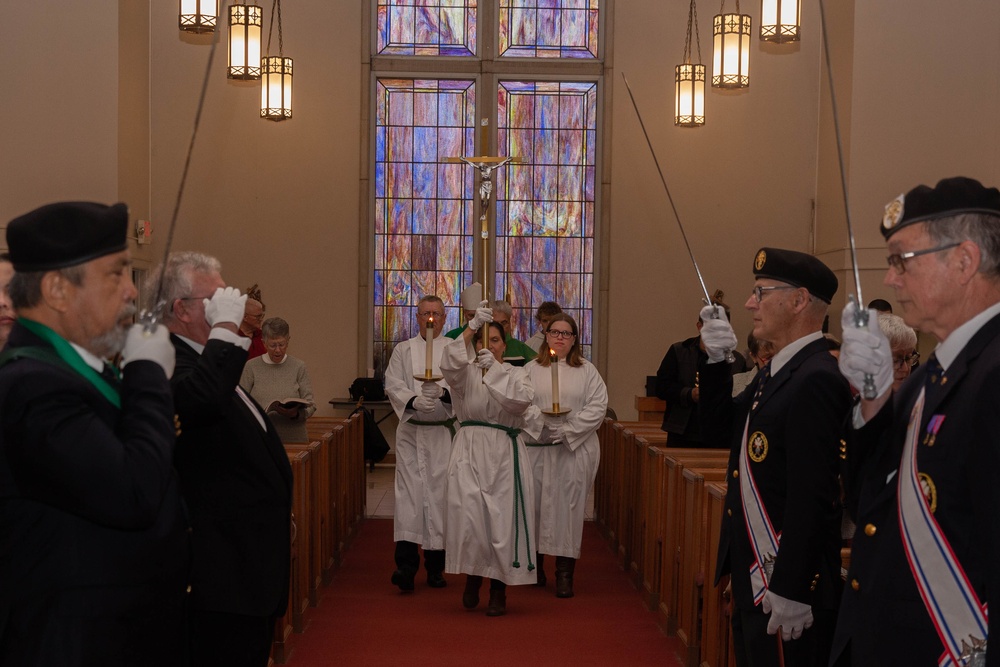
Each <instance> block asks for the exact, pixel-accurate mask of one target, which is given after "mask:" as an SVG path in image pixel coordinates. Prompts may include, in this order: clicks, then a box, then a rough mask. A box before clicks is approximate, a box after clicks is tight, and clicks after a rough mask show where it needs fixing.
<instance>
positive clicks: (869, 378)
mask: <svg viewBox="0 0 1000 667" xmlns="http://www.w3.org/2000/svg"><path fill="white" fill-rule="evenodd" d="M819 22H820V27H821V28H822V30H823V55H824V59H825V61H826V78H827V82H828V85H829V86H830V103H831V104H832V105H833V130H834V134H836V136H837V163H838V165H839V167H840V191H841V193H842V194H843V196H844V217H846V218H847V239H848V241H849V243H850V247H851V266H852V268H853V269H854V288H855V290H856V292H855V294H849V295H848V296H847V300H848V302H850V301H854V299H855V298H856V299H857V308H856V309H855V312H856V313H857V316H856V317H855V318H854V326H855V327H857V328H858V329H864V328H866V327H867V326H868V309H867V308H865V307H864V304H865V302H864V299H862V298H861V274H860V273H859V271H858V249H857V246H856V245H855V243H854V227H853V226H852V225H851V207H850V205H849V204H848V197H847V174H846V171H845V169H844V149H843V147H842V145H841V140H840V120H839V118H838V116H837V96H836V94H835V92H834V88H833V65H831V64H830V40H829V39H828V38H827V34H826V10H825V3H824V2H823V0H819ZM877 393H878V392H877V390H876V388H875V376H874V375H873V374H871V373H865V384H864V387H863V388H862V390H861V396H862V397H863V398H865V399H866V400H869V401H870V400H872V399H874V398H876V394H877Z"/></svg>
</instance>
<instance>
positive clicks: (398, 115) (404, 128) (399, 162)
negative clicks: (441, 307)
mask: <svg viewBox="0 0 1000 667" xmlns="http://www.w3.org/2000/svg"><path fill="white" fill-rule="evenodd" d="M475 92H476V89H475V83H474V82H473V81H467V80H443V79H378V80H377V82H376V126H375V143H374V146H375V179H374V184H375V211H374V220H375V280H374V289H375V294H374V306H375V312H374V317H375V321H374V325H375V328H374V331H375V340H374V343H375V355H374V358H375V368H376V369H377V370H379V371H381V370H383V369H384V368H385V364H387V363H388V360H389V355H390V354H391V352H392V346H393V345H395V343H397V342H399V341H402V340H407V339H408V338H412V337H413V336H415V335H417V331H416V317H415V315H416V305H417V302H418V301H419V300H420V297H422V296H424V295H426V294H436V295H438V296H439V297H441V298H442V299H443V300H444V302H445V305H446V306H451V305H452V304H455V303H457V302H458V295H459V292H461V290H462V288H463V286H464V285H468V284H470V283H472V282H473V281H472V235H471V229H472V227H471V224H472V220H473V218H474V211H473V207H474V206H475V200H474V198H475V196H476V195H475V189H474V182H473V176H474V174H473V173H472V170H471V169H469V168H468V167H467V166H466V165H464V164H446V163H445V162H444V158H447V157H457V156H461V155H472V154H473V152H474V151H473V147H474V136H475V135H474V132H475V126H476V123H475V118H474V116H475ZM447 313H448V321H447V325H448V327H449V328H450V327H451V326H457V325H458V320H459V317H460V313H459V311H458V309H457V308H451V307H449V308H447Z"/></svg>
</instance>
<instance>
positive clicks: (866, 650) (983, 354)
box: [833, 316, 1000, 665]
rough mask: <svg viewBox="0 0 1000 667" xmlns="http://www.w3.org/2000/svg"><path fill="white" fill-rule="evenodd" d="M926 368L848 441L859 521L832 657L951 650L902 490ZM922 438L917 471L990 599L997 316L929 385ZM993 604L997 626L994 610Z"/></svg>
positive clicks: (998, 390)
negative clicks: (905, 522) (921, 574)
mask: <svg viewBox="0 0 1000 667" xmlns="http://www.w3.org/2000/svg"><path fill="white" fill-rule="evenodd" d="M926 374H927V367H926V366H923V367H921V368H918V369H917V370H916V371H915V372H914V374H913V375H912V376H910V378H909V379H908V380H907V381H906V382H905V383H904V384H903V386H902V387H901V388H900V389H899V391H898V393H897V394H896V395H895V396H894V397H893V400H892V401H891V402H889V403H887V404H886V405H885V407H884V408H883V409H882V410H881V411H880V412H879V414H878V415H876V416H875V417H874V418H873V419H872V420H871V421H869V422H868V423H867V424H865V425H864V427H862V428H861V429H858V430H857V431H854V432H852V433H851V434H850V436H851V437H849V438H848V441H847V458H846V461H845V463H846V464H847V465H848V467H847V470H846V472H845V482H846V484H847V487H848V491H849V492H850V491H851V490H852V489H854V488H858V489H859V491H858V492H857V493H856V495H857V497H858V508H857V525H858V529H857V532H856V533H855V535H854V544H853V548H852V551H851V569H850V572H849V574H848V578H847V581H848V585H847V586H846V587H845V588H844V599H843V602H842V605H841V609H840V617H839V619H838V621H837V632H836V636H835V638H834V648H833V656H834V658H836V657H837V656H839V655H840V654H842V653H843V652H844V651H850V653H851V654H852V655H853V657H854V660H853V664H855V665H888V664H897V665H936V664H937V660H938V657H939V656H940V655H941V654H942V652H943V651H944V647H943V645H942V643H941V640H940V639H939V637H938V635H937V632H936V631H935V629H934V626H933V625H932V623H931V619H930V616H929V615H928V614H927V610H926V608H925V607H924V603H923V601H922V600H921V598H920V594H919V593H918V591H917V587H916V583H915V582H914V579H913V575H912V573H911V570H910V566H909V564H908V562H907V559H906V554H905V552H904V549H903V543H902V541H901V538H900V531H899V516H898V512H899V509H898V502H897V500H898V496H897V491H896V489H897V482H898V480H897V477H898V474H899V472H898V471H899V465H900V458H901V455H902V452H903V444H904V440H905V437H906V429H907V425H908V423H909V418H910V412H911V410H912V408H913V405H914V403H915V402H916V400H917V396H918V394H919V393H920V389H921V387H923V385H924V380H925V377H926ZM934 416H938V417H939V418H940V417H943V418H944V421H943V422H941V424H940V428H939V429H938V431H937V434H936V435H935V436H934V438H933V440H932V439H930V438H929V437H927V436H929V434H928V432H927V429H928V422H929V421H930V420H931V418H932V417H934ZM925 439H926V442H925ZM917 442H918V445H917V470H918V472H919V473H920V474H921V475H922V476H924V475H925V476H926V478H923V477H922V479H923V481H924V484H923V487H924V491H925V495H928V494H929V501H930V504H931V508H932V510H933V515H934V519H935V521H937V523H938V525H939V526H940V527H941V530H942V531H943V533H944V536H945V537H946V538H947V539H948V541H949V542H950V543H951V548H952V550H953V552H954V554H955V556H956V557H957V558H958V561H959V563H961V565H962V568H963V569H964V570H965V574H966V575H967V576H968V579H969V582H970V583H971V584H972V587H973V589H974V590H975V592H976V594H977V595H978V596H979V601H980V602H984V603H985V602H990V603H991V607H992V604H993V600H994V597H993V596H991V592H995V591H998V590H1000V480H998V478H997V475H998V473H1000V316H998V317H995V318H993V319H992V320H990V321H989V322H987V323H986V324H985V325H983V327H982V328H981V329H980V330H979V331H978V332H977V333H976V335H974V336H973V337H972V339H971V340H970V341H969V342H968V343H967V344H966V346H965V348H964V349H963V350H962V351H961V352H960V353H959V354H958V356H957V357H956V358H955V361H954V362H952V364H951V366H950V367H949V368H948V371H947V372H946V373H945V382H944V383H943V385H942V386H941V387H940V389H938V390H937V391H933V392H932V391H929V392H928V400H927V402H926V403H925V405H924V411H923V417H922V420H921V427H920V435H919V439H918V441H917ZM890 475H891V479H890ZM849 495H850V493H849ZM989 611H990V619H989V625H990V626H992V621H993V618H995V616H996V613H997V611H996V610H994V609H992V608H991V609H990V610H989ZM991 634H992V632H991ZM991 643H992V642H991ZM998 649H1000V645H998V646H996V647H991V650H990V651H987V664H988V665H1000V650H998Z"/></svg>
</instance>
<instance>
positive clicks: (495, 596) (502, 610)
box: [486, 579, 507, 616]
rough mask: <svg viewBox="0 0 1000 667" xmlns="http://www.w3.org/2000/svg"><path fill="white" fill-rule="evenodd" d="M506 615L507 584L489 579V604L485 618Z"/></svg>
mask: <svg viewBox="0 0 1000 667" xmlns="http://www.w3.org/2000/svg"><path fill="white" fill-rule="evenodd" d="M506 613H507V584H505V583H503V582H502V581H497V580H496V579H490V604H489V606H487V607H486V615H487V616H503V615H504V614H506Z"/></svg>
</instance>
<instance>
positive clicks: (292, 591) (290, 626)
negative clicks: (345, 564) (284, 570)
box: [271, 451, 311, 665]
mask: <svg viewBox="0 0 1000 667" xmlns="http://www.w3.org/2000/svg"><path fill="white" fill-rule="evenodd" d="M286 455H287V456H288V463H289V465H291V467H292V512H293V513H294V514H295V520H296V523H298V522H301V521H303V517H305V515H306V507H307V502H308V501H307V499H308V497H309V494H310V493H311V486H310V483H309V482H310V480H309V475H310V471H308V470H306V461H308V460H309V452H307V451H299V452H286ZM307 533H308V531H307V530H300V531H298V533H297V534H296V536H295V539H294V540H293V541H292V544H291V563H290V564H291V570H290V572H289V582H288V609H287V610H286V611H285V615H284V616H282V617H281V618H279V619H278V620H277V622H276V623H275V624H274V641H273V642H272V643H271V659H272V660H274V662H275V664H278V665H283V664H285V661H286V660H287V659H288V653H289V651H288V640H289V637H290V635H291V634H292V632H293V631H294V632H302V631H303V630H304V629H305V623H304V619H303V614H304V612H305V610H306V608H307V607H308V606H309V594H308V570H307V569H306V568H305V567H304V564H303V560H307V559H308V555H307V554H308V553H309V547H308V545H306V544H304V543H303V542H304V540H305V539H306V535H307Z"/></svg>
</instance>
